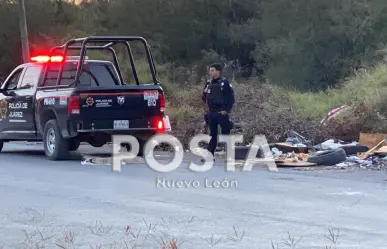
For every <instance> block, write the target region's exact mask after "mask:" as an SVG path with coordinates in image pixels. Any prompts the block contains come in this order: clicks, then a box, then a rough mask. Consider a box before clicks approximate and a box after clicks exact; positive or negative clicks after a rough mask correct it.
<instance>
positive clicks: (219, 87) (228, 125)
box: [203, 77, 235, 155]
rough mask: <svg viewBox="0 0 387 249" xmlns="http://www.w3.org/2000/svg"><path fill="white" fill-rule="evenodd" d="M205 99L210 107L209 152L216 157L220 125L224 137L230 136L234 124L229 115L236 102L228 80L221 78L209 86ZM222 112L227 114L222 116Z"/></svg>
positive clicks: (214, 80)
mask: <svg viewBox="0 0 387 249" xmlns="http://www.w3.org/2000/svg"><path fill="white" fill-rule="evenodd" d="M205 89H206V88H205ZM203 95H204V92H203ZM205 99H206V102H207V105H208V123H209V127H210V132H211V140H210V143H209V146H208V150H209V151H210V152H211V153H212V155H214V153H215V149H216V146H217V143H218V125H220V127H221V128H222V134H224V135H228V134H230V131H231V129H232V125H233V124H232V122H231V121H230V119H229V115H228V114H229V113H230V111H231V109H232V107H233V105H234V102H235V99H234V90H233V88H232V86H231V84H230V82H229V81H228V80H227V79H226V78H224V77H219V78H218V79H213V80H212V81H211V82H210V83H209V84H208V85H207V91H206V95H205ZM203 100H204V99H203ZM221 111H226V112H227V114H226V115H222V114H220V113H219V112H221Z"/></svg>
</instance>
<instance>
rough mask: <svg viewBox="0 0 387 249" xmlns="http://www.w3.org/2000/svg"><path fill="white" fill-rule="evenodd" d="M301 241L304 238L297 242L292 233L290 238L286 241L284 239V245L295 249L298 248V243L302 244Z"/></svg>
mask: <svg viewBox="0 0 387 249" xmlns="http://www.w3.org/2000/svg"><path fill="white" fill-rule="evenodd" d="M301 239H302V237H301V238H300V239H299V240H297V241H296V240H295V238H294V237H291V236H290V233H289V232H288V238H287V239H286V240H285V239H284V240H283V241H284V244H285V245H286V246H288V247H289V248H292V249H294V248H296V245H297V244H298V243H300V241H301Z"/></svg>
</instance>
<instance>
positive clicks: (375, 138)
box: [359, 133, 387, 148]
mask: <svg viewBox="0 0 387 249" xmlns="http://www.w3.org/2000/svg"><path fill="white" fill-rule="evenodd" d="M386 138H387V134H383V133H360V136H359V144H361V145H365V146H367V147H368V148H373V147H375V146H376V145H377V144H379V142H380V141H382V140H384V139H386ZM386 145H387V144H386Z"/></svg>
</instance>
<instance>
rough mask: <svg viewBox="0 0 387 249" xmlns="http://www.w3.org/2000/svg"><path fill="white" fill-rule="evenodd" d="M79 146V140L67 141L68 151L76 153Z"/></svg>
mask: <svg viewBox="0 0 387 249" xmlns="http://www.w3.org/2000/svg"><path fill="white" fill-rule="evenodd" d="M80 145H81V142H80V141H79V140H76V139H71V140H70V141H69V151H76V150H77V149H78V148H79V146H80Z"/></svg>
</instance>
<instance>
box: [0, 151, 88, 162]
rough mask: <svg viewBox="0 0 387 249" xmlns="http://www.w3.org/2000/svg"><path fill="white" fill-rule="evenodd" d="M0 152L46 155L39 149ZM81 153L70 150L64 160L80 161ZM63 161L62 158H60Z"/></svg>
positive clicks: (32, 155)
mask: <svg viewBox="0 0 387 249" xmlns="http://www.w3.org/2000/svg"><path fill="white" fill-rule="evenodd" d="M1 154H4V155H15V156H23V157H39V158H40V157H41V158H45V157H46V155H45V154H44V151H43V150H42V151H40V150H12V151H6V150H5V151H2V152H1ZM82 158H83V157H82V155H81V154H80V153H79V152H71V153H70V154H69V155H68V156H67V157H66V159H65V161H80V160H82ZM62 161H64V160H62Z"/></svg>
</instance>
